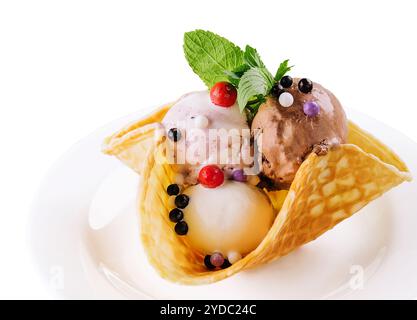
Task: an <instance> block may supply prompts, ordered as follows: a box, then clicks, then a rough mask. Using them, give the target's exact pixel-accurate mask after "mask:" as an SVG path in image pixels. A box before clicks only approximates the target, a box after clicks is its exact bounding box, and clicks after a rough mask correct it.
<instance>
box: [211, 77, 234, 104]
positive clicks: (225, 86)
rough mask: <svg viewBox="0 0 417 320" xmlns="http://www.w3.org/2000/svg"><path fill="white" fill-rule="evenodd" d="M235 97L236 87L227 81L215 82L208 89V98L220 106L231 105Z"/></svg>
mask: <svg viewBox="0 0 417 320" xmlns="http://www.w3.org/2000/svg"><path fill="white" fill-rule="evenodd" d="M236 98H237V90H236V88H235V87H234V86H233V85H231V84H230V83H228V82H217V83H216V84H215V85H214V86H213V88H211V90H210V99H211V102H213V103H214V104H215V105H217V106H220V107H225V108H228V107H231V106H233V105H234V104H235V102H236Z"/></svg>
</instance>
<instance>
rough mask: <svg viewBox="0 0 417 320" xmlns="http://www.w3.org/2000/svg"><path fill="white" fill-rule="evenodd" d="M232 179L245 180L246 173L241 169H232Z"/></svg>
mask: <svg viewBox="0 0 417 320" xmlns="http://www.w3.org/2000/svg"><path fill="white" fill-rule="evenodd" d="M232 179H233V180H235V181H239V182H245V181H246V175H245V173H244V172H243V170H242V169H238V170H234V171H233V173H232Z"/></svg>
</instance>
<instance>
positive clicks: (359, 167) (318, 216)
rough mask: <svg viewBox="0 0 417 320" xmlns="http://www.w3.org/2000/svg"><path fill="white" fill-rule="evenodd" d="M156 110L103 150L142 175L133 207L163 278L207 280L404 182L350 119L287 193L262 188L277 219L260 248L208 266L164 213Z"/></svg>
mask: <svg viewBox="0 0 417 320" xmlns="http://www.w3.org/2000/svg"><path fill="white" fill-rule="evenodd" d="M168 108H169V106H166V107H165V108H162V109H160V110H167V109H168ZM160 110H159V111H158V112H157V113H155V114H153V115H151V117H152V118H151V119H150V120H148V121H143V120H142V122H141V125H135V124H133V125H131V126H130V127H128V128H126V129H123V130H121V131H120V132H119V133H117V134H116V135H114V136H112V137H110V138H109V139H108V140H106V143H105V148H104V150H105V152H106V153H108V154H112V155H116V156H117V157H118V158H119V159H121V160H122V161H123V162H125V163H126V164H127V165H129V166H130V167H132V168H133V169H134V170H136V171H137V172H139V173H141V180H142V186H143V187H142V188H141V189H140V190H139V197H138V207H139V214H140V220H141V223H140V225H141V237H142V242H143V244H144V247H145V251H146V253H147V256H148V258H149V261H150V263H151V264H152V265H153V266H154V268H155V269H156V270H157V271H158V273H159V274H160V275H161V276H162V277H163V278H166V279H168V280H170V281H174V282H179V283H183V284H193V285H194V284H207V283H212V282H215V281H219V280H222V279H224V278H227V277H229V276H231V275H233V274H235V273H237V272H239V271H241V270H244V269H247V268H252V267H256V266H258V265H262V264H264V263H267V262H269V261H272V260H275V259H277V258H279V257H281V256H284V255H286V254H288V253H289V252H291V251H293V250H294V249H296V248H298V247H299V246H301V245H303V244H305V243H307V242H310V241H312V240H314V239H316V238H317V237H319V236H320V235H321V234H323V233H324V232H326V231H327V230H330V229H331V228H333V227H334V226H335V225H336V224H338V223H339V222H341V221H343V220H344V219H346V218H348V217H350V216H351V215H353V214H354V213H356V212H357V211H359V210H360V209H361V208H362V207H364V206H365V205H366V204H367V203H369V202H370V201H372V200H374V199H376V198H378V197H379V196H381V195H382V194H383V193H385V192H387V191H388V190H389V189H391V188H393V187H395V186H396V185H398V184H400V183H402V182H404V181H407V180H411V175H410V173H409V171H408V169H407V167H406V165H405V164H404V163H403V162H402V161H401V159H400V158H399V157H398V156H397V155H395V153H393V152H392V151H391V150H390V149H389V148H388V147H386V146H385V145H383V144H382V143H381V142H380V141H378V140H377V139H376V138H374V137H372V136H371V135H370V134H368V133H366V132H365V131H363V130H362V129H360V128H359V127H358V126H356V125H355V124H353V123H352V122H350V123H349V141H348V142H349V143H348V144H345V145H341V146H339V147H336V148H333V149H331V150H330V151H329V152H328V153H327V154H326V155H325V156H317V155H316V154H314V153H313V154H310V155H309V156H308V158H307V159H306V160H305V161H304V162H303V164H302V165H301V167H300V169H299V170H298V172H297V174H296V177H295V179H294V182H293V183H292V185H291V187H290V189H289V191H288V192H286V191H280V192H269V193H268V192H267V195H268V197H269V198H270V200H271V202H272V204H273V205H274V208H275V209H276V211H277V217H276V219H275V221H274V223H273V225H272V227H271V229H270V230H269V232H268V234H267V235H266V237H265V238H264V239H263V241H262V242H261V243H260V244H259V246H258V247H257V248H256V249H255V250H254V251H252V252H251V253H249V254H248V255H246V256H245V257H244V258H243V259H242V260H240V261H238V262H237V263H235V264H233V265H232V266H231V267H229V268H227V269H224V270H219V271H207V269H206V268H205V267H204V263H203V258H204V257H203V255H202V254H201V253H199V252H197V251H195V250H193V248H191V247H190V246H189V245H188V243H187V241H186V237H181V236H178V235H177V234H176V233H175V232H174V231H173V223H172V222H170V221H169V218H168V213H169V211H170V210H171V209H172V204H171V201H169V196H168V195H167V193H166V187H167V186H168V185H169V184H170V183H172V182H173V179H174V172H173V169H172V166H171V165H169V164H168V163H166V161H165V158H164V150H163V143H161V140H158V139H154V137H153V133H154V130H155V128H156V127H157V124H156V123H154V122H152V121H160V120H161V119H162V117H163V114H165V113H163V112H161V111H160ZM165 112H166V111H165ZM129 128H130V129H129ZM139 163H140V165H139ZM191 201H192V199H191Z"/></svg>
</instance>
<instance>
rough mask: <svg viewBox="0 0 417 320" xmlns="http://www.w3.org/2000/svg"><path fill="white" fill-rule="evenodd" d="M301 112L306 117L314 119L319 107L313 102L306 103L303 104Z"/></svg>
mask: <svg viewBox="0 0 417 320" xmlns="http://www.w3.org/2000/svg"><path fill="white" fill-rule="evenodd" d="M303 111H304V114H305V115H306V116H308V117H315V116H317V115H318V114H319V112H320V106H319V105H318V104H317V103H316V102H314V101H308V102H305V103H304V105H303Z"/></svg>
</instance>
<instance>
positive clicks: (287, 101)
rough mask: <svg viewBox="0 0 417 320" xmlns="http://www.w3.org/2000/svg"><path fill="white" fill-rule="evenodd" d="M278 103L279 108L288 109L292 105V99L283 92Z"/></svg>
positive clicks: (288, 94)
mask: <svg viewBox="0 0 417 320" xmlns="http://www.w3.org/2000/svg"><path fill="white" fill-rule="evenodd" d="M278 101H279V104H280V105H281V106H283V107H284V108H288V107H291V106H292V104H293V103H294V97H293V96H292V94H291V93H289V92H283V93H281V94H280V96H279V99H278Z"/></svg>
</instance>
